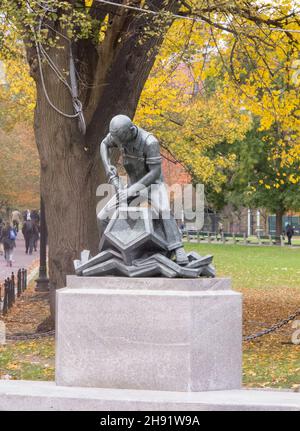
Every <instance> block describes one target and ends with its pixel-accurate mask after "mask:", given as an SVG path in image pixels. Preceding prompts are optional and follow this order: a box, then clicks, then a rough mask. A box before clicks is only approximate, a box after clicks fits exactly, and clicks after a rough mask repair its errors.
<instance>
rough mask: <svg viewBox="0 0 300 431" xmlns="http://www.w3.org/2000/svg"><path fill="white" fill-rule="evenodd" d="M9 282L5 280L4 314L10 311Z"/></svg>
mask: <svg viewBox="0 0 300 431" xmlns="http://www.w3.org/2000/svg"><path fill="white" fill-rule="evenodd" d="M8 295H9V292H8V284H7V280H5V281H4V299H3V308H2V314H3V315H5V314H7V312H8Z"/></svg>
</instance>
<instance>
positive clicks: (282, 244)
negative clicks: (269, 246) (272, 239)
mask: <svg viewBox="0 0 300 431" xmlns="http://www.w3.org/2000/svg"><path fill="white" fill-rule="evenodd" d="M280 245H281V247H284V237H283V235H280Z"/></svg>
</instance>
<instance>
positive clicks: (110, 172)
mask: <svg viewBox="0 0 300 431" xmlns="http://www.w3.org/2000/svg"><path fill="white" fill-rule="evenodd" d="M112 146H113V144H112V142H111V139H110V135H107V136H106V138H104V139H103V141H102V142H101V144H100V156H101V160H102V163H103V167H104V170H105V174H106V176H107V178H108V179H109V180H110V179H111V178H112V177H115V176H116V175H117V169H116V167H115V166H113V165H112V164H111V161H110V148H111V147H112Z"/></svg>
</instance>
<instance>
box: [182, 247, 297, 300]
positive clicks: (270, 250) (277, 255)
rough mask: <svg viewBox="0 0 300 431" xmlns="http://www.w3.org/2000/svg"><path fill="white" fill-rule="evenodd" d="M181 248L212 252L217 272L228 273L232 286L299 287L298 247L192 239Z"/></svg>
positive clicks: (223, 274) (222, 274) (205, 252)
mask: <svg viewBox="0 0 300 431" xmlns="http://www.w3.org/2000/svg"><path fill="white" fill-rule="evenodd" d="M185 248H186V250H195V251H197V252H198V253H199V254H202V255H204V254H213V255H214V265H215V267H216V269H217V276H218V277H222V276H226V277H232V280H233V286H234V288H236V289H243V288H247V289H248V288H249V289H252V288H255V289H259V288H262V289H274V288H281V287H289V288H296V289H299V290H300V248H288V247H286V248H284V247H279V246H278V247H277V246H272V247H263V246H257V247H256V246H245V245H238V244H236V245H229V244H226V245H223V244H195V243H187V244H185ZM299 306H300V304H299Z"/></svg>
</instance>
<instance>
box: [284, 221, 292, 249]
mask: <svg viewBox="0 0 300 431" xmlns="http://www.w3.org/2000/svg"><path fill="white" fill-rule="evenodd" d="M285 233H286V236H287V238H288V245H292V238H293V235H294V229H293V228H292V226H291V225H290V224H288V225H287V226H286V228H285Z"/></svg>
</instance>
